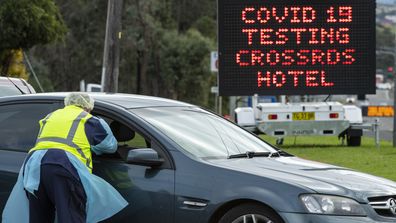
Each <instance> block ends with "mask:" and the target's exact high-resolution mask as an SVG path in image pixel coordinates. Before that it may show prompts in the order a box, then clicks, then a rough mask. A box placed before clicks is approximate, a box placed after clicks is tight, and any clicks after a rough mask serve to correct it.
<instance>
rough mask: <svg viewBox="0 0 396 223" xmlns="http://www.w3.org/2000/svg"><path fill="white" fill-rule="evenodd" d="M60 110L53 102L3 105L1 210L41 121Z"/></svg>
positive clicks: (0, 107)
mask: <svg viewBox="0 0 396 223" xmlns="http://www.w3.org/2000/svg"><path fill="white" fill-rule="evenodd" d="M59 106H60V104H59V103H57V102H51V101H48V102H37V103H35V102H14V103H11V104H10V103H7V104H5V103H2V104H0V210H3V209H4V206H5V203H6V201H7V199H8V196H9V194H10V192H11V190H12V188H13V186H14V184H15V182H16V180H17V176H18V173H19V170H20V168H21V166H22V163H23V161H24V159H25V157H26V155H27V151H28V150H29V149H30V148H32V147H33V145H34V144H35V142H36V137H37V134H38V131H39V128H40V126H39V120H40V119H42V118H44V117H45V116H46V115H47V114H48V113H50V112H52V111H53V110H55V109H57V108H58V107H59Z"/></svg>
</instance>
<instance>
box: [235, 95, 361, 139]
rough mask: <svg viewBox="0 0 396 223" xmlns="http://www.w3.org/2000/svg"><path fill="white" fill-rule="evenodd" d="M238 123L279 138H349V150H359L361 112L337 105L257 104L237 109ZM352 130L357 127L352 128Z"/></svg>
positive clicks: (351, 107)
mask: <svg viewBox="0 0 396 223" xmlns="http://www.w3.org/2000/svg"><path fill="white" fill-rule="evenodd" d="M235 116H236V117H235V121H236V122H237V123H238V124H239V125H240V126H242V127H244V128H246V129H249V130H251V131H258V132H262V133H264V134H266V135H271V136H274V137H277V138H278V139H277V144H282V143H283V138H284V137H285V136H301V135H334V136H338V137H343V138H346V141H347V145H348V146H360V143H361V136H362V134H363V130H362V128H359V127H356V126H360V125H362V124H363V117H362V111H361V109H360V108H358V107H357V106H354V105H342V104H341V103H338V102H306V103H258V104H254V105H253V108H250V107H241V108H237V109H235ZM353 126H355V127H354V128H353Z"/></svg>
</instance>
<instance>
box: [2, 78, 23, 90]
mask: <svg viewBox="0 0 396 223" xmlns="http://www.w3.org/2000/svg"><path fill="white" fill-rule="evenodd" d="M7 79H8V80H9V81H10V82H11V83H12V84H13V85H14V86H15V87H16V88H17V89H18V90H19V91H20V92H21V94H26V92H24V91H22V89H20V88H19V87H18V86H17V85H16V84H15V83H14V82H13V81H12V80H11V79H10V77H7Z"/></svg>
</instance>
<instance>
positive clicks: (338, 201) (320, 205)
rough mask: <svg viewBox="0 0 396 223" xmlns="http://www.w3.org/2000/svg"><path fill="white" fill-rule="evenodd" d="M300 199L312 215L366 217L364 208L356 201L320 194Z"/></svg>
mask: <svg viewBox="0 0 396 223" xmlns="http://www.w3.org/2000/svg"><path fill="white" fill-rule="evenodd" d="M300 199H301V201H302V203H303V204H304V206H305V207H306V208H307V210H308V211H309V212H310V213H314V214H327V215H350V216H365V215H366V212H365V211H364V209H363V207H362V206H361V205H360V204H359V203H358V202H356V201H355V200H352V199H349V198H346V197H338V196H330V195H320V194H303V195H301V196H300Z"/></svg>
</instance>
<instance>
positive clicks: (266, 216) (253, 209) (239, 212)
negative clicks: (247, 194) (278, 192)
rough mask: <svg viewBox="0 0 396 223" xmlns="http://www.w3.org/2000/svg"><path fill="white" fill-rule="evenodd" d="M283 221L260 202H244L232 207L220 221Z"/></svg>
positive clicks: (241, 222)
mask: <svg viewBox="0 0 396 223" xmlns="http://www.w3.org/2000/svg"><path fill="white" fill-rule="evenodd" d="M250 222H251V223H283V220H282V219H281V218H280V217H279V216H278V214H276V212H275V211H273V210H272V209H270V208H268V207H265V206H262V205H258V204H242V205H238V206H236V207H234V208H231V209H230V210H229V211H228V212H227V213H225V214H224V215H223V217H222V218H221V219H220V220H219V223H250Z"/></svg>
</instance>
